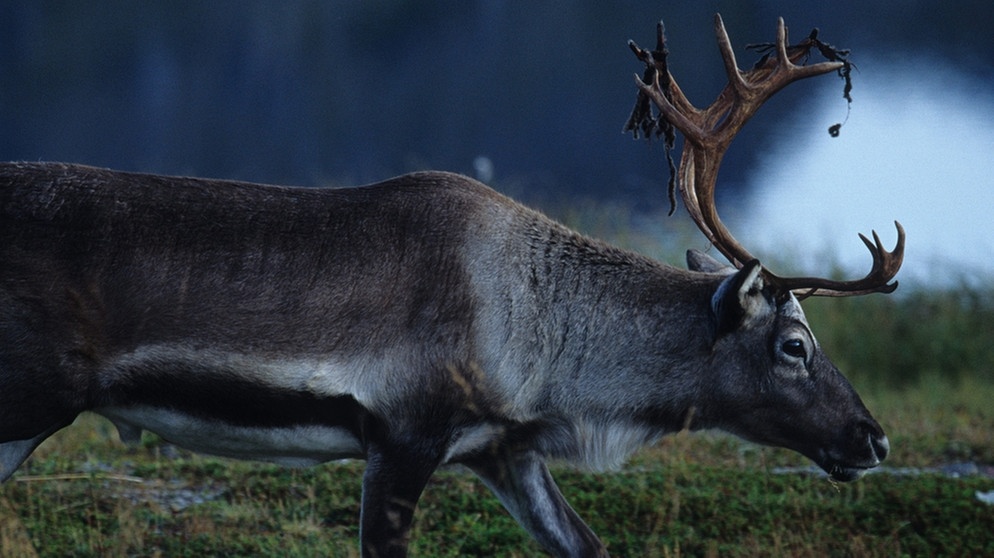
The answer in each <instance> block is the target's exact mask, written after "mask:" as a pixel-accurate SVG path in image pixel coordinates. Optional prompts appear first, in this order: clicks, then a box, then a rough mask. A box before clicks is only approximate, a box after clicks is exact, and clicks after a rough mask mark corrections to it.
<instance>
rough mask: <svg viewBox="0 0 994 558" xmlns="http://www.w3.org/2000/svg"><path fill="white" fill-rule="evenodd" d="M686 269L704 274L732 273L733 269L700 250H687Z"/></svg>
mask: <svg viewBox="0 0 994 558" xmlns="http://www.w3.org/2000/svg"><path fill="white" fill-rule="evenodd" d="M687 269H689V270H690V271H701V272H704V273H734V272H735V268H734V267H732V266H730V265H728V264H725V263H721V262H719V261H718V260H716V259H714V258H712V257H711V256H709V255H707V254H705V253H704V252H701V251H700V250H694V249H690V250H687Z"/></svg>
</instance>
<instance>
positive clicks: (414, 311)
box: [0, 18, 904, 558]
mask: <svg viewBox="0 0 994 558" xmlns="http://www.w3.org/2000/svg"><path fill="white" fill-rule="evenodd" d="M715 27H716V31H717V36H718V43H719V46H720V50H721V54H722V57H723V58H724V62H725V69H726V71H727V73H728V77H729V84H728V86H727V87H726V88H725V90H724V91H723V92H722V93H721V95H720V96H719V98H718V100H717V101H716V102H715V103H714V104H713V105H711V107H709V108H708V109H707V110H703V111H702V110H698V109H695V108H694V107H693V106H692V105H691V104H690V103H689V102H687V100H686V98H685V97H684V96H683V94H682V93H681V92H680V89H679V88H678V87H677V85H676V83H675V81H673V79H672V77H671V76H669V75H668V72H667V73H665V74H664V73H663V72H660V71H659V70H658V67H657V66H658V63H659V62H660V60H659V58H658V56H656V55H657V54H658V53H653V52H650V51H645V50H642V49H639V48H637V47H634V49H635V51H636V53H637V54H639V56H640V58H642V59H643V61H645V62H646V64H647V67H648V69H649V72H648V75H649V77H650V79H649V80H648V83H645V82H643V81H641V80H638V86H639V91H640V95H642V96H644V99H650V100H651V101H652V103H654V104H655V105H656V106H657V107H658V110H659V111H660V115H661V118H663V119H665V121H667V122H670V123H672V124H673V125H674V126H676V127H677V128H678V129H679V130H680V131H681V132H682V133H683V135H684V137H685V138H686V143H685V145H684V148H683V154H682V157H681V164H680V177H681V178H682V181H681V186H680V187H681V192H682V195H683V199H684V202H685V204H686V206H687V208H688V209H689V211H690V214H691V216H692V217H693V219H694V221H695V222H696V223H697V225H698V226H699V227H700V228H701V230H702V231H703V232H704V234H705V235H706V236H707V238H708V239H709V240H710V241H711V242H712V243H713V244H714V246H715V247H716V248H717V249H718V250H719V251H720V252H721V253H722V254H724V255H725V256H726V257H727V258H728V259H729V261H730V262H731V263H732V264H733V265H732V266H725V265H722V264H720V263H719V262H718V261H716V260H714V259H713V258H711V257H709V256H707V255H705V254H703V253H700V252H690V253H689V254H688V264H689V268H690V269H689V270H682V269H676V268H673V267H669V266H666V265H664V264H661V263H659V262H656V261H653V260H651V259H649V258H646V257H643V256H641V255H638V254H634V253H631V252H626V251H623V250H620V249H618V248H614V247H612V246H609V245H607V244H603V243H601V242H598V241H596V240H592V239H590V238H587V237H584V236H582V235H580V234H578V233H576V232H574V231H572V230H570V229H568V228H566V227H564V226H562V225H560V224H557V223H555V222H553V221H552V220H550V219H548V218H546V217H545V216H543V215H541V214H539V213H538V212H536V211H533V210H531V209H528V208H526V207H524V206H522V205H519V204H518V203H516V202H514V201H512V200H510V199H508V198H506V197H504V196H502V195H500V194H498V193H496V192H495V191H493V190H491V189H490V188H488V187H486V186H484V185H483V184H480V183H478V182H476V181H474V180H472V179H470V178H467V177H465V176H460V175H456V174H449V173H444V172H421V173H414V174H409V175H406V176H401V177H399V178H394V179H391V180H387V181H385V182H381V183H378V184H373V185H368V186H363V187H357V188H353V189H312V188H292V187H279V186H263V185H257V184H248V183H240V182H230V181H221V180H205V179H196V178H177V177H166V176H155V175H147V174H132V173H125V172H115V171H110V170H104V169H97V168H91V167H85V166H78V165H68V164H57V163H41V164H36V163H7V164H3V165H0V477H2V478H3V479H6V478H8V477H10V475H11V474H13V473H14V470H15V469H16V468H17V467H18V466H19V465H20V464H21V463H22V462H23V461H24V460H25V459H26V458H27V456H28V455H29V454H30V453H31V452H32V450H33V449H34V448H35V447H37V446H38V444H39V443H41V442H42V441H43V440H45V439H46V438H47V437H49V436H50V435H52V434H53V433H54V432H56V431H57V430H59V429H61V428H63V427H65V426H67V425H69V424H70V423H71V422H72V421H73V420H74V419H75V417H76V416H77V415H78V414H80V413H81V412H83V411H92V412H94V413H97V414H99V415H102V416H104V417H106V418H108V419H110V420H111V421H112V422H113V423H114V424H115V425H116V426H117V428H118V430H119V433H120V437H121V439H122V440H124V441H126V442H127V441H135V440H137V439H138V437H139V436H140V434H141V432H142V430H148V431H151V432H155V433H156V434H158V435H159V436H161V437H162V438H163V439H165V440H168V441H170V442H172V443H175V444H177V445H179V446H182V447H186V448H190V449H192V450H194V451H199V452H206V453H211V454H217V455H222V456H227V457H233V458H243V459H253V460H263V461H271V462H275V463H280V464H285V465H289V466H309V465H315V464H319V463H323V462H326V461H331V460H336V459H342V458H363V459H365V460H366V461H367V465H366V470H365V473H364V476H363V489H362V507H361V513H360V539H361V547H362V553H363V555H364V556H370V557H380V558H382V557H387V556H404V555H405V554H406V548H407V542H408V537H409V528H410V525H411V521H412V516H413V514H414V509H415V505H416V503H417V501H418V498H419V496H420V494H421V492H422V490H423V488H424V487H425V485H426V483H427V482H428V480H429V477H431V475H432V474H433V472H434V471H435V470H436V469H437V468H438V467H439V466H442V465H445V464H461V465H463V466H465V467H467V468H469V469H470V470H472V471H473V472H474V473H475V474H476V475H478V476H479V478H480V479H482V481H483V483H484V484H485V485H486V486H488V487H489V488H490V489H491V490H492V491H493V492H494V494H496V496H497V497H498V498H499V499H500V501H501V502H502V503H503V504H504V506H505V507H506V508H507V510H508V511H509V512H510V513H511V514H512V515H513V516H514V517H515V518H516V519H517V521H518V522H519V523H520V524H521V525H522V526H523V527H524V528H525V529H527V530H528V531H529V532H530V533H531V534H532V535H533V536H534V537H535V539H537V540H538V542H539V543H540V544H541V545H542V546H543V547H544V548H545V549H547V550H548V552H550V553H552V554H554V555H556V556H605V555H607V552H606V549H605V547H604V546H603V544H602V543H601V542H600V541H599V540H598V538H597V536H596V535H595V534H594V533H593V532H592V531H591V530H590V529H589V528H588V527H587V526H586V525H585V524H584V523H583V521H582V520H581V519H580V518H579V517H578V516H577V514H576V513H575V512H574V511H573V510H572V509H571V507H570V506H569V504H568V503H567V502H566V500H565V499H564V498H563V496H562V495H561V494H560V492H559V490H558V488H557V487H556V484H555V482H554V480H553V478H552V476H551V475H550V473H549V470H548V469H547V467H546V462H547V461H548V460H563V461H566V462H571V463H575V464H578V465H580V466H585V467H589V468H592V469H605V468H611V467H614V466H617V465H619V464H620V463H621V462H623V461H624V459H625V458H626V457H627V456H628V455H630V454H631V453H632V452H634V451H635V450H637V449H638V448H640V447H642V446H645V445H647V444H651V443H653V441H655V440H657V439H658V438H660V437H661V436H663V435H665V434H667V433H671V432H674V431H678V430H681V429H683V428H686V427H689V428H691V429H703V428H717V429H723V430H725V431H728V432H731V433H733V434H736V435H738V436H741V437H743V438H746V439H748V440H752V441H754V442H758V443H760V444H770V445H775V446H782V447H786V448H790V449H793V450H796V451H798V452H800V453H802V454H804V455H806V456H807V457H809V458H810V459H812V460H813V461H814V462H815V463H817V464H818V465H819V466H821V467H822V468H823V469H824V470H825V471H827V473H828V474H829V475H830V476H831V477H832V478H833V479H836V480H839V481H851V480H854V479H856V478H858V477H859V476H860V475H861V474H863V472H864V471H866V470H867V469H870V468H873V467H876V466H877V465H878V464H880V462H881V460H883V459H884V457H885V456H886V455H887V452H888V442H887V437H886V436H885V435H884V432H883V431H882V430H881V428H880V426H879V425H878V424H877V422H876V421H875V420H874V419H873V417H872V416H871V415H870V413H869V412H868V411H867V409H866V408H865V407H864V405H863V403H862V402H861V401H860V398H859V396H858V395H857V394H856V392H855V391H854V390H853V388H852V387H851V386H850V384H849V383H848V382H847V381H846V379H845V378H844V377H843V376H842V374H840V372H839V371H838V370H837V369H836V367H835V366H834V365H833V364H832V363H831V362H830V361H829V359H828V357H826V356H825V354H824V353H823V352H822V350H821V348H820V347H819V345H818V343H817V341H816V340H815V337H814V334H813V333H812V332H811V329H810V328H809V327H808V324H807V322H806V320H805V317H804V313H803V312H802V310H801V306H800V304H799V302H798V297H797V296H795V295H802V296H806V295H831V296H847V295H859V294H866V293H872V292H890V291H892V290H893V289H894V288H895V287H896V286H897V283H896V282H891V280H892V279H893V277H894V276H895V274H896V273H897V271H898V269H899V268H900V265H901V261H902V259H903V248H904V232H903V230H902V229H901V228H900V225H897V226H898V241H897V247H896V248H895V249H894V251H892V252H888V251H886V250H885V249H884V248H883V246H882V245H881V243H880V239H879V238H878V237H876V236H875V243H871V242H870V241H869V240H867V239H866V238H865V237H863V240H864V242H865V243H866V244H867V246H868V247H869V248H870V251H871V253H872V255H873V267H872V270H871V271H870V273H869V274H868V275H867V276H866V277H864V278H863V279H860V280H856V281H833V280H828V279H821V278H785V277H780V276H777V275H774V274H773V273H771V272H770V271H769V270H767V269H766V268H764V267H763V266H761V265H760V263H759V262H758V261H757V260H756V259H755V258H753V257H752V256H751V255H750V254H749V253H748V252H747V251H746V250H745V249H744V248H742V247H741V246H740V245H739V244H738V243H737V242H736V241H735V239H734V238H733V237H732V235H731V234H729V232H728V231H727V229H726V228H725V227H724V226H723V225H722V223H721V220H720V219H719V218H718V215H717V213H716V211H715V205H714V195H713V193H714V186H715V181H716V176H717V170H718V166H719V164H720V162H721V157H722V155H723V153H724V151H725V149H726V148H727V147H728V144H729V142H730V141H731V139H732V138H733V137H734V136H735V134H736V133H737V132H738V130H739V129H740V128H741V126H742V125H743V124H744V123H745V121H746V120H748V118H749V117H750V116H751V115H752V114H753V113H754V112H755V111H756V110H757V109H758V108H759V106H760V105H762V104H763V102H764V101H765V100H766V99H768V98H769V97H770V96H772V95H773V94H774V93H775V92H776V91H777V90H779V89H780V88H782V87H784V86H786V85H787V84H789V83H790V82H793V81H796V80H798V79H801V78H805V77H809V76H814V75H818V74H824V73H828V72H832V71H837V70H838V69H839V68H840V65H841V64H842V62H839V61H829V62H822V63H818V64H813V65H807V66H804V65H801V66H798V65H795V63H796V62H798V61H799V60H800V59H801V58H802V57H803V56H805V55H806V53H807V50H808V49H809V48H810V46H811V43H810V42H809V43H807V44H805V43H802V44H801V45H799V46H794V47H790V48H789V49H788V47H787V46H786V44H787V43H786V29H785V27H784V24H783V20H780V22H779V26H778V32H777V42H776V48H775V53H774V55H773V56H770V57H768V58H767V59H765V60H764V61H763V62H762V63H761V64H759V65H758V66H757V67H755V68H753V69H751V70H749V71H747V72H742V71H740V70H739V69H738V68H737V66H736V63H735V59H734V56H733V54H732V49H731V47H730V46H729V42H728V37H727V34H726V33H725V31H724V26H723V24H722V22H721V19H720V18H716V20H715ZM660 38H662V35H661V33H660ZM661 80H663V81H664V83H665V84H666V85H661V84H660V83H661Z"/></svg>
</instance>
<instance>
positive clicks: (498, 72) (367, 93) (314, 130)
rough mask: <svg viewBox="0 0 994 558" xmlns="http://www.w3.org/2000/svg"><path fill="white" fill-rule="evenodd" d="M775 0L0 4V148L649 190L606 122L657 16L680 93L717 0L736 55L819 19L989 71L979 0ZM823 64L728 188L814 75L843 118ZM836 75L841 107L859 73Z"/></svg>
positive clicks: (102, 158) (657, 198) (654, 197)
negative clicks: (845, 79) (484, 170)
mask: <svg viewBox="0 0 994 558" xmlns="http://www.w3.org/2000/svg"><path fill="white" fill-rule="evenodd" d="M776 4H778V3H776V2H763V1H759V0H755V1H746V2H723V1H709V2H693V3H689V2H688V3H685V4H684V5H679V6H673V5H672V3H663V2H602V1H599V0H576V1H572V2H528V3H526V2H509V1H496V0H479V1H467V0H451V1H439V2H421V1H413V0H411V1H401V0H395V1H360V0H339V1H328V0H313V1H305V0H296V1H290V2H270V1H267V0H238V1H234V0H231V1H220V2H194V1H176V2H131V1H126V0H108V1H104V2H61V1H50V2H46V1H21V2H19V1H5V2H3V3H2V4H0V159H4V160H11V159H24V160H64V161H72V162H79V163H87V164H93V165H100V166H110V167H115V168H119V169H126V170H141V171H150V172H160V173H172V174H196V175H204V176H218V177H229V178H239V179H247V180H254V181H267V182H282V183H294V184H305V185H316V184H323V183H329V182H335V183H342V184H354V183H361V182H368V181H374V180H379V179H382V178H386V177H388V176H391V175H394V174H398V173H401V172H405V171H409V170H414V169H420V168H428V167H430V168H438V169H447V170H454V171H460V172H466V173H469V174H474V173H478V170H477V168H476V166H475V165H474V161H476V162H478V163H479V162H482V161H484V160H483V159H480V158H481V157H485V158H486V159H485V161H487V162H489V163H491V164H492V166H493V179H494V181H495V182H496V183H498V185H500V186H501V187H502V188H503V189H505V190H508V191H511V192H512V193H514V194H516V195H522V196H525V197H530V196H534V197H551V196H561V195H566V194H568V195H581V196H594V197H602V196H611V197H619V198H621V199H623V200H626V201H636V200H637V201H638V202H639V203H642V204H649V205H659V204H662V203H664V201H665V196H664V195H663V193H662V192H661V188H662V184H663V183H664V176H663V175H664V173H665V164H664V163H663V159H662V153H661V150H660V148H659V146H658V145H656V146H651V147H647V146H646V145H645V144H642V143H634V142H633V141H632V140H631V139H630V137H629V136H625V135H623V134H622V133H621V127H622V124H623V123H624V121H625V119H626V117H627V116H628V111H629V110H630V108H631V102H632V101H633V99H634V95H635V93H634V92H635V89H634V85H633V78H632V75H633V74H634V73H635V72H636V71H639V70H640V68H639V64H638V63H637V62H636V61H635V59H634V57H633V56H632V55H631V53H630V52H629V50H628V48H627V47H626V44H625V42H626V40H627V39H629V38H631V39H635V40H636V41H637V42H639V43H640V44H643V45H645V46H650V45H651V44H652V42H653V37H654V26H655V22H656V21H657V20H659V19H660V18H663V19H664V20H665V22H666V25H667V29H668V36H669V38H670V48H671V51H672V55H671V63H672V67H673V71H674V73H675V74H676V76H677V79H678V81H680V83H681V84H682V85H683V87H684V89H685V90H686V91H687V93H688V95H689V96H690V97H691V99H692V100H694V101H695V102H696V103H697V104H699V105H703V104H706V103H709V102H710V101H711V100H712V99H713V98H714V96H715V95H716V94H717V92H718V91H719V90H720V88H721V87H722V85H723V83H724V77H723V74H722V69H721V62H720V59H719V58H718V54H717V51H716V48H715V46H714V38H713V35H712V32H711V15H712V14H713V13H714V12H715V11H721V12H722V14H723V16H724V18H725V21H726V24H727V26H728V28H729V32H730V34H731V36H732V40H733V42H734V44H735V45H736V48H737V49H738V50H737V54H738V56H739V57H740V65H742V66H747V65H748V64H749V63H751V61H752V60H755V59H756V55H755V54H753V53H751V52H746V51H745V50H744V49H743V48H742V47H744V45H745V44H747V43H750V42H759V41H770V40H773V38H774V36H775V35H774V33H775V22H776V17H777V16H778V15H783V16H784V17H785V19H786V20H787V22H788V25H791V26H792V31H793V37H794V38H795V39H799V38H801V37H802V36H804V35H806V34H807V33H808V32H809V31H810V29H811V27H813V26H816V25H817V26H819V27H820V28H821V35H820V38H822V39H824V40H826V41H829V42H832V43H834V44H836V45H837V46H840V47H845V48H851V49H853V58H854V60H856V62H857V64H858V63H859V60H860V54H862V53H869V52H874V53H878V55H879V54H880V53H883V55H884V56H886V55H889V54H894V55H895V56H906V55H910V54H920V53H922V52H930V53H932V54H934V55H935V56H936V57H938V59H940V60H949V61H952V60H956V61H957V63H958V64H963V65H964V66H965V67H968V68H971V69H975V70H976V71H977V72H981V73H983V72H990V71H991V68H992V67H994V49H990V48H987V47H990V46H991V44H990V43H991V41H990V29H991V28H992V25H991V22H992V18H994V15H992V14H994V4H991V3H988V2H981V1H972V2H959V3H955V4H953V5H951V6H950V5H949V4H948V3H938V2H918V3H894V2H884V1H882V0H880V1H873V2H857V1H855V0H843V1H839V2H832V3H825V4H817V3H811V4H810V5H805V6H795V4H799V3H783V5H776ZM805 4H808V3H805ZM860 71H866V70H865V69H863V68H861V69H860ZM822 79H823V80H826V81H823V82H821V83H817V84H813V83H812V84H808V83H805V84H798V85H795V86H792V88H791V89H789V90H788V91H785V92H784V93H783V94H782V95H781V96H778V97H777V101H776V102H774V103H773V104H772V106H770V107H766V108H765V109H764V111H761V113H760V116H759V117H757V120H756V122H755V123H753V124H751V125H750V126H749V127H747V129H746V131H745V132H744V133H743V135H742V137H741V138H740V139H739V141H737V142H736V145H735V146H734V147H733V148H732V150H731V152H730V153H729V158H728V159H726V163H725V168H724V169H723V175H722V179H723V181H725V182H726V183H728V184H729V186H728V188H735V187H737V186H740V185H742V184H744V183H745V179H744V177H745V176H747V173H748V172H749V168H750V163H751V162H752V161H753V160H754V159H755V158H756V157H759V156H761V154H762V151H763V146H764V138H767V137H769V136H770V134H773V133H776V126H777V122H781V121H783V119H785V118H788V117H789V115H791V114H794V115H795V117H796V113H797V111H799V110H801V111H803V110H804V107H805V103H806V102H808V101H810V99H811V96H812V92H814V91H816V89H815V88H826V89H831V88H837V89H838V99H839V101H838V103H839V104H838V114H839V119H840V120H841V119H842V118H844V117H845V111H846V106H845V102H844V101H843V100H842V98H841V96H842V83H841V81H840V80H834V81H833V78H830V77H829V78H822ZM923 79H927V75H925V74H923ZM854 85H855V89H854V91H853V95H854V97H855V104H854V106H853V110H858V109H859V105H858V103H859V74H858V72H857V73H856V75H855V84H854ZM937 102H941V96H939V97H938V98H937ZM832 123H833V122H829V121H826V122H815V123H813V125H814V127H815V128H816V129H818V130H821V131H824V130H825V129H827V127H828V126H829V125H831V124H832ZM818 133H822V132H818ZM843 134H844V130H843Z"/></svg>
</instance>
